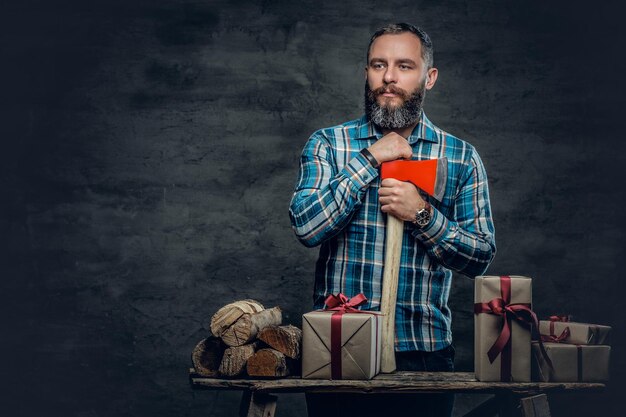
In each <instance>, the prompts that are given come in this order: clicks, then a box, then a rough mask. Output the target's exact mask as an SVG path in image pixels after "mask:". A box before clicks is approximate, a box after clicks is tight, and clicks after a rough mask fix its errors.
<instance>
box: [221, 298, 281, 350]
mask: <svg viewBox="0 0 626 417" xmlns="http://www.w3.org/2000/svg"><path fill="white" fill-rule="evenodd" d="M282 320H283V315H282V313H281V311H280V307H274V308H268V309H267V310H263V311H261V312H258V313H255V314H244V315H243V316H241V317H240V318H239V320H237V321H236V322H235V324H233V325H232V326H230V327H229V328H228V329H226V330H225V331H223V332H222V336H221V337H222V340H223V341H224V343H226V344H227V345H228V346H241V345H245V344H246V343H249V342H251V341H253V340H254V339H255V338H256V336H257V334H258V333H259V331H261V330H263V329H264V328H266V327H268V326H278V325H280V323H281V322H282Z"/></svg>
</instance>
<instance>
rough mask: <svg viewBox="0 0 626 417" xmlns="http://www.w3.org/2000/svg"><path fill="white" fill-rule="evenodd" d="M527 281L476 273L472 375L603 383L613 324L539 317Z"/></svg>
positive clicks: (486, 378)
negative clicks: (539, 318) (473, 372)
mask: <svg viewBox="0 0 626 417" xmlns="http://www.w3.org/2000/svg"><path fill="white" fill-rule="evenodd" d="M531 284H532V280H531V278H529V277H524V276H519V275H511V276H479V277H476V279H475V287H474V299H475V304H474V324H475V339H474V352H475V356H474V369H475V373H476V379H478V380H479V381H503V382H529V381H531V376H532V380H536V381H543V382H601V381H606V380H607V379H608V377H609V358H610V353H611V348H610V346H609V345H608V344H609V334H610V330H611V328H610V327H609V326H601V325H594V324H586V323H575V322H571V321H569V320H568V318H566V317H558V316H553V317H551V318H550V320H538V319H537V316H536V315H535V313H534V312H533V311H532V285H531ZM533 339H534V341H532V340H533ZM531 369H532V373H531Z"/></svg>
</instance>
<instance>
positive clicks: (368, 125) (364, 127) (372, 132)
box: [355, 111, 439, 145]
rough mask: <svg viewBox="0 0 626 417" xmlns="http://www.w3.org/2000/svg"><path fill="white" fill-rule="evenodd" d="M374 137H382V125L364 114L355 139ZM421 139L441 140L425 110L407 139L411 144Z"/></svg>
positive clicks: (359, 121)
mask: <svg viewBox="0 0 626 417" xmlns="http://www.w3.org/2000/svg"><path fill="white" fill-rule="evenodd" d="M373 137H376V139H380V138H382V137H383V132H382V130H381V129H380V127H378V126H376V125H375V124H374V123H372V121H371V120H369V118H368V117H367V115H363V116H362V117H361V118H360V119H359V120H358V122H357V124H356V135H355V139H357V140H358V139H369V138H373ZM420 139H422V140H426V141H429V142H435V143H436V142H439V136H438V135H437V132H436V131H435V127H434V125H433V124H432V123H431V122H430V120H428V117H426V114H425V113H424V112H423V111H422V116H421V117H420V121H419V123H418V124H417V126H415V129H413V132H411V135H410V136H409V137H408V139H407V140H408V142H409V144H411V145H414V144H415V143H416V142H417V141H418V140H420Z"/></svg>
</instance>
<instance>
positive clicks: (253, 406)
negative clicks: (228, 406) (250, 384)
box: [239, 390, 278, 417]
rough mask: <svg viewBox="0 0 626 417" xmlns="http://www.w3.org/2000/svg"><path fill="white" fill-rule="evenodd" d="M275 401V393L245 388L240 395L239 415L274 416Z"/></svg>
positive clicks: (242, 416) (249, 416)
mask: <svg viewBox="0 0 626 417" xmlns="http://www.w3.org/2000/svg"><path fill="white" fill-rule="evenodd" d="M277 401H278V397H277V396H275V395H270V394H264V393H259V392H252V391H250V390H245V391H244V392H243V395H242V396H241V404H240V406H239V416H240V417H274V413H275V412H276V402H277Z"/></svg>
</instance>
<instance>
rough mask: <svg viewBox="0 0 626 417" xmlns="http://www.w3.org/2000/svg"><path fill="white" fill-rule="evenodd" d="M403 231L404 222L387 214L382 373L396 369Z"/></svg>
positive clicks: (381, 309)
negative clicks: (396, 328)
mask: <svg viewBox="0 0 626 417" xmlns="http://www.w3.org/2000/svg"><path fill="white" fill-rule="evenodd" d="M403 231H404V222H403V221H402V220H400V219H398V218H396V217H393V216H392V215H390V214H388V215H387V229H386V231H385V264H384V269H383V289H382V296H381V300H380V311H381V313H382V315H383V317H382V319H383V327H382V336H381V339H382V340H381V343H382V347H381V360H380V371H381V372H382V373H390V372H393V371H395V370H396V356H395V355H396V353H395V341H396V332H395V321H396V298H397V295H398V274H399V272H400V256H401V254H402V235H403Z"/></svg>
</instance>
